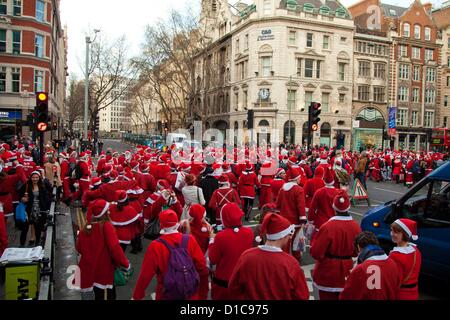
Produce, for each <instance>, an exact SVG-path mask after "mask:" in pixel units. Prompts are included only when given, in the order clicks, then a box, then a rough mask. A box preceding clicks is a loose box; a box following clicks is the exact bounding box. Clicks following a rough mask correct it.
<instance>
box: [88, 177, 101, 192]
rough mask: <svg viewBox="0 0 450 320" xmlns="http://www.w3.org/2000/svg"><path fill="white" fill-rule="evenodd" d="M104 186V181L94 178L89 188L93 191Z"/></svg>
mask: <svg viewBox="0 0 450 320" xmlns="http://www.w3.org/2000/svg"><path fill="white" fill-rule="evenodd" d="M101 184H102V179H101V178H99V177H94V178H92V180H91V185H90V186H89V187H90V188H91V189H93V188H94V187H97V186H99V185H101Z"/></svg>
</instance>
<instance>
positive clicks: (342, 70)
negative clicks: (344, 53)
mask: <svg viewBox="0 0 450 320" xmlns="http://www.w3.org/2000/svg"><path fill="white" fill-rule="evenodd" d="M339 81H345V63H342V62H340V63H339Z"/></svg>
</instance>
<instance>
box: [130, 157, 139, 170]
mask: <svg viewBox="0 0 450 320" xmlns="http://www.w3.org/2000/svg"><path fill="white" fill-rule="evenodd" d="M130 167H131V170H133V171H138V169H139V162H137V161H135V160H133V161H131V162H130Z"/></svg>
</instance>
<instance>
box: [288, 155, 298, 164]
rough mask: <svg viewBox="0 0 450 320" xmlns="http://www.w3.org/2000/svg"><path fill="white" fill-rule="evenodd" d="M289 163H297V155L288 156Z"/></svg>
mask: <svg viewBox="0 0 450 320" xmlns="http://www.w3.org/2000/svg"><path fill="white" fill-rule="evenodd" d="M289 163H290V164H293V165H296V164H298V159H297V157H296V156H292V157H290V158H289Z"/></svg>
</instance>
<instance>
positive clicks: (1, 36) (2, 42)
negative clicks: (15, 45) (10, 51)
mask: <svg viewBox="0 0 450 320" xmlns="http://www.w3.org/2000/svg"><path fill="white" fill-rule="evenodd" d="M0 52H6V30H0Z"/></svg>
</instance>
